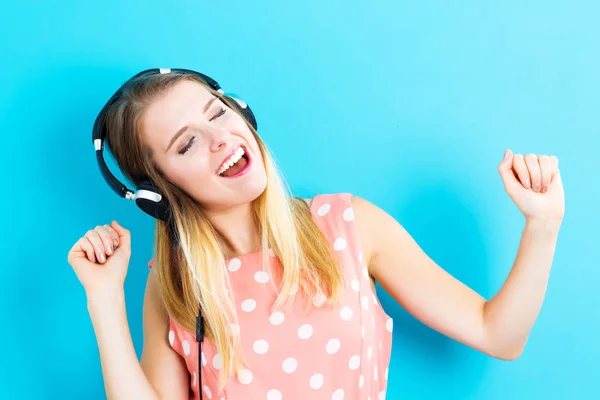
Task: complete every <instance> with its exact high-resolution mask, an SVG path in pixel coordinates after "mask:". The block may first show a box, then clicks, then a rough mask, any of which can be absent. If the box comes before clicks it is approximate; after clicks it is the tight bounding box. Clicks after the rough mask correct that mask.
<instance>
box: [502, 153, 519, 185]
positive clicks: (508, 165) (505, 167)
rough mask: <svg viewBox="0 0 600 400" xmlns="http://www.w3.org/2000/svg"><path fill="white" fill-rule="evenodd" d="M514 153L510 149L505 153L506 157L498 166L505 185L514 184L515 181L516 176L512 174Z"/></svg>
mask: <svg viewBox="0 0 600 400" xmlns="http://www.w3.org/2000/svg"><path fill="white" fill-rule="evenodd" d="M512 162H513V153H512V151H510V149H507V150H506V151H505V152H504V157H503V158H502V161H501V162H500V165H498V172H499V173H500V177H501V178H502V181H503V182H504V184H512V183H513V182H512V181H514V180H515V175H514V174H513V172H512Z"/></svg>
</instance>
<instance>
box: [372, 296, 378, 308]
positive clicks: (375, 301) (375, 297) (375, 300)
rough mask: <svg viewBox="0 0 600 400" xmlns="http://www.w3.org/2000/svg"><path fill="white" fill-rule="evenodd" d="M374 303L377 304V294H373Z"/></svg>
mask: <svg viewBox="0 0 600 400" xmlns="http://www.w3.org/2000/svg"><path fill="white" fill-rule="evenodd" d="M373 304H375V305H377V304H378V303H377V296H375V294H373Z"/></svg>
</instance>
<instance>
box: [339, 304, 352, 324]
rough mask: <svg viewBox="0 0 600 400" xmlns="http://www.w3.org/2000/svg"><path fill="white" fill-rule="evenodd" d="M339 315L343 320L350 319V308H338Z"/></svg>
mask: <svg viewBox="0 0 600 400" xmlns="http://www.w3.org/2000/svg"><path fill="white" fill-rule="evenodd" d="M340 317H342V319H343V320H344V321H350V319H351V318H352V309H351V308H350V307H344V308H342V309H341V310H340Z"/></svg>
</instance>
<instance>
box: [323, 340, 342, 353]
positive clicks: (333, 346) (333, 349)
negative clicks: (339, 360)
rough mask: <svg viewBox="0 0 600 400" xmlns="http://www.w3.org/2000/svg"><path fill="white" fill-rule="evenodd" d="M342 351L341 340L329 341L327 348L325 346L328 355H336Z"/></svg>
mask: <svg viewBox="0 0 600 400" xmlns="http://www.w3.org/2000/svg"><path fill="white" fill-rule="evenodd" d="M339 349H340V340H339V339H329V341H328V342H327V346H325V350H326V351H327V354H335V353H337V352H338V350H339Z"/></svg>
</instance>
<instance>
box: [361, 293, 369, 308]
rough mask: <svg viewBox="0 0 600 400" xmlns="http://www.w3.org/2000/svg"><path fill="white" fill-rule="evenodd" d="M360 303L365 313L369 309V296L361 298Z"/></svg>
mask: <svg viewBox="0 0 600 400" xmlns="http://www.w3.org/2000/svg"><path fill="white" fill-rule="evenodd" d="M360 303H361V304H362V308H364V309H365V311H366V310H368V309H369V298H368V297H367V296H363V297H361V298H360Z"/></svg>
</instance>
